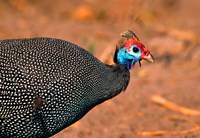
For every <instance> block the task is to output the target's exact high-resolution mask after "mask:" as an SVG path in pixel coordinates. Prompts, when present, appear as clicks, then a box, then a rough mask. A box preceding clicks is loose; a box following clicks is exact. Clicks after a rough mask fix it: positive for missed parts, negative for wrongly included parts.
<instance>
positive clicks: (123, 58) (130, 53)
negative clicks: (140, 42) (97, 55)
mask: <svg viewBox="0 0 200 138" xmlns="http://www.w3.org/2000/svg"><path fill="white" fill-rule="evenodd" d="M141 53H142V52H141V50H140V49H139V48H137V46H136V45H132V46H131V48H130V50H128V49H127V48H126V47H123V48H121V49H119V51H118V54H117V60H118V62H119V63H120V64H121V65H124V66H125V67H126V68H127V69H129V70H130V69H131V67H132V65H134V64H135V63H136V62H138V61H139V60H140V59H141V58H140V55H141Z"/></svg>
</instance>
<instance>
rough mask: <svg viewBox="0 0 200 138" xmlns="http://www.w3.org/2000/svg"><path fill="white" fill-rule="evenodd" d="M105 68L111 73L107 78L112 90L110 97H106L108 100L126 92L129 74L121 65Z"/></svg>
mask: <svg viewBox="0 0 200 138" xmlns="http://www.w3.org/2000/svg"><path fill="white" fill-rule="evenodd" d="M107 66H108V67H109V68H110V69H111V71H112V73H111V75H110V76H108V78H107V79H108V80H110V81H111V83H112V85H111V86H112V88H111V90H110V91H112V93H110V95H109V96H108V99H110V98H112V97H114V96H116V95H117V94H119V93H120V92H122V91H125V90H126V88H127V86H128V84H129V80H130V72H129V70H128V69H127V68H126V67H124V66H123V65H121V64H114V65H107Z"/></svg>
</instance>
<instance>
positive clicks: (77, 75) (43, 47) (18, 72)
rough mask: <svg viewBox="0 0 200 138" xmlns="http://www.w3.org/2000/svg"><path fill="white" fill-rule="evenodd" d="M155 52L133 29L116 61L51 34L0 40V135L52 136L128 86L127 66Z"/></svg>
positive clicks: (116, 56)
mask: <svg viewBox="0 0 200 138" xmlns="http://www.w3.org/2000/svg"><path fill="white" fill-rule="evenodd" d="M142 59H144V60H149V61H151V62H153V57H152V55H151V53H150V52H149V50H148V49H147V48H146V47H145V46H144V45H143V44H142V43H141V42H140V41H139V39H138V38H137V36H136V35H135V34H134V33H133V32H132V31H126V32H124V33H123V34H122V39H121V40H120V42H119V43H118V46H117V48H116V51H115V54H114V62H115V64H114V65H107V64H104V63H102V62H101V61H99V60H98V59H97V58H95V57H94V56H93V55H92V54H90V53H89V52H87V51H86V50H84V49H82V48H80V47H78V46H77V45H75V44H72V43H70V42H67V41H64V40H60V39H53V38H30V39H12V40H1V41H0V126H1V127H0V137H2V138H6V137H10V138H11V137H19V138H23V137H50V136H52V135H54V134H56V133H57V132H59V131H61V130H63V129H64V128H66V127H68V126H70V125H71V124H73V123H74V122H76V121H77V120H79V119H81V118H82V117H83V116H84V115H85V114H86V113H87V112H88V111H89V110H91V109H92V108H93V107H95V106H96V105H98V104H100V103H102V102H104V101H106V100H108V99H110V98H112V97H114V96H116V95H118V94H119V93H120V92H122V91H124V90H125V89H126V88H127V85H128V83H129V79H130V73H129V70H130V69H131V68H132V67H133V66H134V65H135V63H136V62H139V63H140V61H141V60H142Z"/></svg>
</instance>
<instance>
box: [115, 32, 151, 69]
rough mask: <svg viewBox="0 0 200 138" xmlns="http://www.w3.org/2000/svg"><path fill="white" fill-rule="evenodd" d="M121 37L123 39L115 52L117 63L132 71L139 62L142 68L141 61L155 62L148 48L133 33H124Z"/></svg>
mask: <svg viewBox="0 0 200 138" xmlns="http://www.w3.org/2000/svg"><path fill="white" fill-rule="evenodd" d="M121 36H122V39H121V40H120V42H119V44H118V46H117V48H116V52H115V57H114V61H115V63H118V64H121V65H124V66H125V67H126V68H127V69H131V68H132V67H134V65H135V63H137V62H139V65H140V66H141V62H140V61H141V60H148V61H150V62H154V58H153V56H152V55H151V53H150V51H149V50H148V48H146V47H145V46H144V45H143V44H142V43H141V42H140V40H139V39H138V37H137V36H136V35H135V34H134V33H133V32H132V31H130V30H128V31H126V32H124V33H122V34H121Z"/></svg>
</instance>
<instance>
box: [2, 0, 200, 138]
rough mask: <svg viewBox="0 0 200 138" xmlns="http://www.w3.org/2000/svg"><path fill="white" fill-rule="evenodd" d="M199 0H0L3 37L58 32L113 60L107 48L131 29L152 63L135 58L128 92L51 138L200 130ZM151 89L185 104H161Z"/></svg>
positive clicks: (196, 137) (174, 136) (184, 137)
mask: <svg viewBox="0 0 200 138" xmlns="http://www.w3.org/2000/svg"><path fill="white" fill-rule="evenodd" d="M199 5H200V1H199V0H193V1H189V0H165V1H162V0H155V1H154V0H141V1H140V0H110V1H104V0H96V1H92V0H82V1H79V0H68V1H65V0H59V1H56V2H55V1H53V0H43V1H40V0H35V1H33V0H17V1H16V0H7V1H3V0H1V1H0V19H1V21H0V39H6V38H22V37H39V36H45V37H56V38H61V39H65V40H68V41H70V42H73V43H75V44H77V45H79V46H81V47H84V48H85V49H87V50H89V51H90V52H92V53H93V54H94V55H95V56H97V57H98V58H100V59H101V60H103V61H106V62H109V63H110V59H111V58H112V57H111V56H112V54H113V51H112V52H109V54H107V53H105V51H106V50H108V49H109V48H110V47H111V49H112V48H113V49H114V48H115V42H116V40H117V39H118V38H119V34H120V33H121V32H123V31H125V30H127V29H131V30H133V31H134V32H135V33H136V34H137V35H138V37H139V38H140V40H141V41H142V42H143V43H144V44H145V45H146V46H147V47H148V48H149V49H150V50H151V51H152V54H153V55H154V57H155V60H156V62H155V64H149V63H146V62H142V67H141V68H140V67H139V66H138V65H137V66H136V67H135V68H134V69H132V70H131V81H130V83H129V86H128V88H127V90H126V91H125V92H123V93H121V94H120V95H118V96H116V97H115V98H113V99H111V100H109V101H106V102H104V103H103V104H101V105H99V106H97V107H95V108H94V109H92V110H91V111H90V112H89V113H88V114H87V115H86V116H85V117H83V118H82V119H81V120H80V121H78V122H77V123H75V124H74V125H72V126H70V127H68V128H66V129H64V130H63V131H61V132H60V133H58V134H56V135H54V136H53V137H52V138H66V137H67V138H154V137H155V138H200V128H199V127H200V114H199V111H200V86H199V85H200V84H199V81H200V43H199V40H200V37H199V34H200V26H199V22H200V14H199ZM102 54H103V56H102ZM105 56H106V57H108V58H105ZM153 96H161V97H163V98H164V99H166V100H168V101H170V102H172V103H174V104H176V105H179V106H183V107H186V108H189V110H187V111H186V112H183V110H184V111H185V109H183V108H178V107H177V106H174V105H172V106H173V109H169V108H170V107H171V106H170V107H169V103H164V104H163V105H158V104H156V102H155V101H153V100H152V97H153ZM166 107H168V108H166ZM193 110H197V111H196V112H198V113H197V114H195V115H194V114H192V113H194V111H193ZM188 112H189V113H188ZM191 112H192V113H191ZM188 114H189V115H188ZM145 131H148V132H150V133H142V132H145ZM154 132H157V133H158V132H159V135H157V136H154V135H153V134H154Z"/></svg>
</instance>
